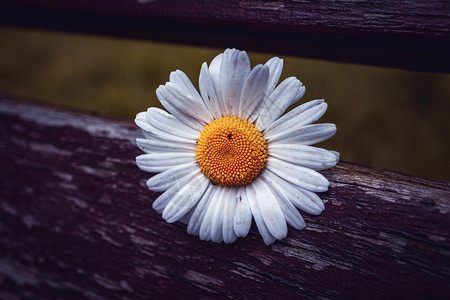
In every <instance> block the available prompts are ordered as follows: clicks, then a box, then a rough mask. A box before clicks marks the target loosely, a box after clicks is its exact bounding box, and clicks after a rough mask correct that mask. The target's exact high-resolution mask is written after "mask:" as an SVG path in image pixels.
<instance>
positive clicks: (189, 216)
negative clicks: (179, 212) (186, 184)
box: [178, 202, 198, 225]
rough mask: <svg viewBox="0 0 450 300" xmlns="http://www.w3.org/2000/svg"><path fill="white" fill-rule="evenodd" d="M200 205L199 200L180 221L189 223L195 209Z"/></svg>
mask: <svg viewBox="0 0 450 300" xmlns="http://www.w3.org/2000/svg"><path fill="white" fill-rule="evenodd" d="M197 206H198V202H197V203H196V204H195V205H194V207H192V208H191V209H190V210H189V211H188V212H187V213H186V214H185V215H184V216H183V217H181V218H180V219H179V220H178V221H179V222H181V223H183V224H185V225H186V224H188V223H189V221H190V220H191V217H192V215H193V214H194V211H195V209H196V208H197Z"/></svg>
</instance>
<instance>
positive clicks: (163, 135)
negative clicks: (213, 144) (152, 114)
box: [134, 112, 196, 144]
mask: <svg viewBox="0 0 450 300" xmlns="http://www.w3.org/2000/svg"><path fill="white" fill-rule="evenodd" d="M134 122H135V123H136V125H138V126H139V127H140V128H141V129H142V132H143V133H144V136H145V138H147V139H152V140H159V141H163V142H167V141H169V142H172V143H192V144H195V143H196V140H195V139H192V138H191V139H189V138H186V137H182V136H179V135H174V134H173V132H165V131H163V130H161V129H159V128H157V127H155V126H153V124H151V123H149V121H148V120H147V117H146V113H145V112H140V113H138V114H137V115H136V119H135V120H134ZM179 123H180V122H179V121H178V120H177V122H176V123H172V124H173V125H174V126H177V125H178V124H179ZM183 126H186V125H183Z"/></svg>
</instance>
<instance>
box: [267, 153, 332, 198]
mask: <svg viewBox="0 0 450 300" xmlns="http://www.w3.org/2000/svg"><path fill="white" fill-rule="evenodd" d="M266 167H267V168H268V169H269V170H271V171H272V172H274V173H275V174H277V175H278V176H280V177H281V178H283V179H284V180H286V181H289V182H291V183H293V184H295V185H297V186H299V187H302V188H304V189H307V190H309V191H313V192H325V191H326V190H328V186H329V185H330V184H329V182H328V180H327V179H326V178H325V177H324V176H323V175H322V174H320V173H319V172H316V171H314V170H311V169H308V168H305V167H302V166H297V165H294V164H291V163H288V162H285V161H282V160H279V159H277V158H275V157H268V159H267V165H266Z"/></svg>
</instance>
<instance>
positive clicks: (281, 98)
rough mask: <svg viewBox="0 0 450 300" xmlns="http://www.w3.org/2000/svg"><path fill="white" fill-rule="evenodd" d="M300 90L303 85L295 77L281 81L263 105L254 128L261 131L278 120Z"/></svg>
mask: <svg viewBox="0 0 450 300" xmlns="http://www.w3.org/2000/svg"><path fill="white" fill-rule="evenodd" d="M301 88H304V86H303V84H302V83H301V81H300V80H298V79H297V78H295V77H289V78H287V79H285V80H283V82H282V83H280V85H279V86H278V87H277V88H276V89H275V90H274V91H273V92H272V94H271V95H270V97H269V99H268V100H267V101H266V103H265V104H264V107H263V108H262V110H261V112H260V114H259V116H258V119H257V120H256V124H255V125H256V127H257V128H258V129H259V130H260V131H263V130H264V129H266V128H267V127H268V126H269V125H270V124H271V123H272V122H273V121H275V120H276V119H278V117H279V116H281V115H282V114H283V113H284V111H285V110H286V108H288V106H289V105H291V103H292V101H293V100H292V99H294V98H295V97H296V95H297V93H298V91H299V89H301Z"/></svg>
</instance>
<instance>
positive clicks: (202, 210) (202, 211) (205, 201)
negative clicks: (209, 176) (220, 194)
mask: <svg viewBox="0 0 450 300" xmlns="http://www.w3.org/2000/svg"><path fill="white" fill-rule="evenodd" d="M216 187H217V186H216V185H213V184H210V185H209V186H208V189H207V190H206V191H205V193H204V194H203V196H202V198H201V199H200V201H199V203H198V205H197V207H196V209H195V211H194V213H193V214H192V216H191V218H190V220H189V224H188V227H187V232H188V233H189V234H193V235H198V234H199V231H200V225H201V224H202V222H203V218H204V217H205V215H206V211H207V210H208V207H209V204H210V203H211V201H213V199H212V195H214V192H215V190H216Z"/></svg>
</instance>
